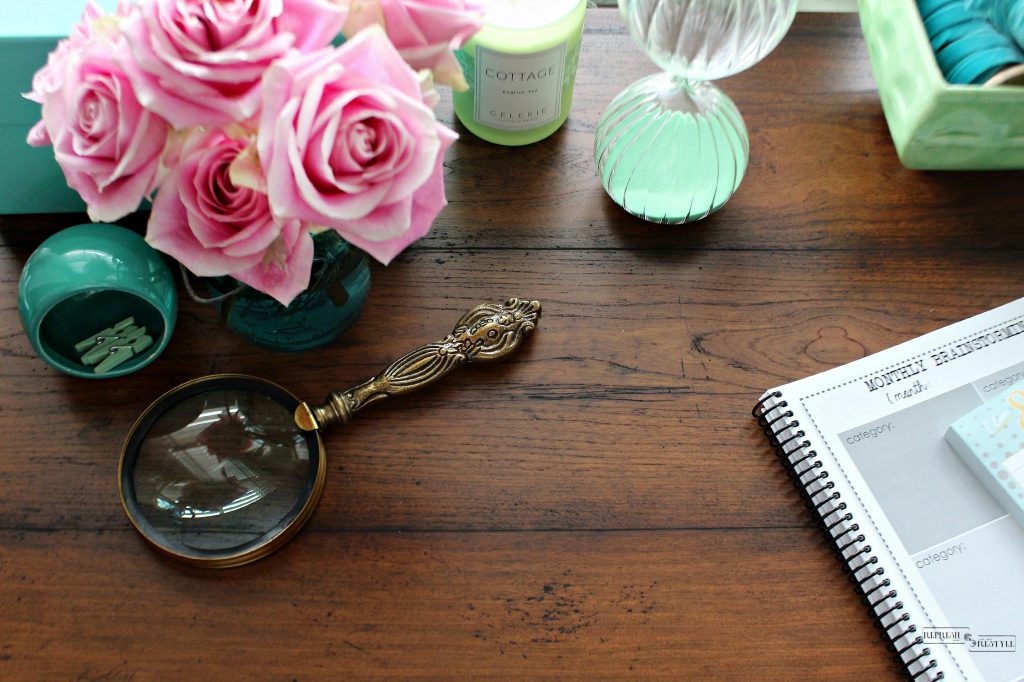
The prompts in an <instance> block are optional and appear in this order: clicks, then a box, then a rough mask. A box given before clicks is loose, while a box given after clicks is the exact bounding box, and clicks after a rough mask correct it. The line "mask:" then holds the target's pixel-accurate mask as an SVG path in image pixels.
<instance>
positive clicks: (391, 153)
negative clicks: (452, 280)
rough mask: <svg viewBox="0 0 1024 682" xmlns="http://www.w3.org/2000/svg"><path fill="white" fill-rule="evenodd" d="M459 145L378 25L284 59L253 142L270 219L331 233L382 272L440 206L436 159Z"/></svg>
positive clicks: (274, 70)
mask: <svg viewBox="0 0 1024 682" xmlns="http://www.w3.org/2000/svg"><path fill="white" fill-rule="evenodd" d="M455 138H456V135H455V133H453V132H452V131H450V130H448V129H447V128H445V127H444V126H442V125H441V124H440V123H438V122H437V119H436V118H435V117H434V112H433V111H432V110H431V109H430V108H429V107H428V106H426V104H424V102H423V94H422V93H421V91H420V83H419V80H418V78H417V75H416V73H415V72H414V71H413V70H412V69H410V68H409V66H408V65H407V64H406V63H405V62H404V61H402V58H401V56H400V55H399V54H398V52H397V51H396V50H395V48H394V47H393V46H392V45H391V43H390V42H388V39H387V37H386V36H385V35H384V32H383V31H382V30H380V29H379V28H376V27H372V28H369V29H367V30H365V31H361V32H360V33H359V34H358V35H357V36H355V38H353V39H352V40H350V41H348V42H346V43H345V44H344V45H342V46H341V47H340V48H335V49H325V50H322V51H320V52H317V53H314V54H309V55H300V54H293V55H289V56H288V57H285V58H283V59H281V60H280V61H278V62H276V63H275V64H274V65H272V66H271V67H270V69H269V70H268V71H267V75H266V76H265V78H264V81H263V109H262V114H261V120H260V126H259V134H258V138H257V144H258V149H259V158H260V163H261V164H262V166H263V170H264V172H265V175H266V179H267V187H268V192H269V195H270V204H271V206H273V208H274V211H275V213H276V214H278V215H280V216H282V217H286V218H294V219H299V220H303V221H305V222H307V223H308V224H311V225H322V226H326V227H332V228H334V229H335V230H337V231H338V232H339V233H340V234H341V235H342V236H343V237H345V239H347V240H348V241H349V242H351V243H353V244H355V245H356V246H358V247H360V248H361V249H363V250H364V251H366V252H368V253H369V254H370V255H372V256H373V257H374V258H376V259H377V260H379V261H381V262H382V263H385V264H387V263H388V262H390V261H391V259H392V258H394V257H395V256H396V255H398V253H399V252H401V251H402V249H404V248H405V247H406V246H408V245H409V244H410V243H411V242H413V241H415V240H416V239H418V238H419V237H421V236H423V235H424V234H426V232H427V231H428V230H429V229H430V225H431V223H432V222H433V220H434V218H435V217H437V214H438V213H439V212H440V210H441V209H442V208H443V207H444V205H445V203H446V200H445V196H444V181H443V177H442V167H441V161H442V159H443V156H444V151H445V149H447V148H448V146H449V145H451V143H452V142H453V141H454V140H455Z"/></svg>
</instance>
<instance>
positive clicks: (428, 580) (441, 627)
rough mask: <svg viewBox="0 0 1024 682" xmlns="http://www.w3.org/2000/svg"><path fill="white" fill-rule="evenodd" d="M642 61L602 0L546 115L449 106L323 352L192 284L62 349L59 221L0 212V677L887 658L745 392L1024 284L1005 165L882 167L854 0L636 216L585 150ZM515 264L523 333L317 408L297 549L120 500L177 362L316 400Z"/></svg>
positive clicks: (730, 85)
mask: <svg viewBox="0 0 1024 682" xmlns="http://www.w3.org/2000/svg"><path fill="white" fill-rule="evenodd" d="M653 69H654V67H652V66H651V65H650V64H649V63H648V62H646V61H645V59H644V58H643V57H642V56H641V54H640V52H639V50H637V49H636V48H635V47H634V46H633V44H632V43H631V42H630V40H629V38H628V37H627V36H626V35H625V34H624V32H623V29H622V26H621V22H620V20H619V18H618V14H617V12H616V11H615V10H592V11H591V12H590V14H589V15H588V27H587V33H586V37H585V40H584V49H583V56H582V59H581V65H580V72H579V79H578V84H577V88H576V99H575V105H574V108H573V111H572V114H571V116H570V118H569V120H568V122H567V124H566V125H565V127H564V128H563V129H562V130H561V131H560V132H559V133H557V134H556V135H555V136H553V137H552V138H550V139H549V140H547V141H545V142H543V143H541V144H537V145H534V146H531V147H527V148H503V147H498V146H492V145H490V144H486V143H483V142H480V141H479V140H476V139H474V138H473V137H472V136H471V135H470V134H468V133H465V132H464V131H463V133H464V134H463V138H462V140H461V141H460V142H459V143H457V144H456V145H455V147H454V148H453V150H452V152H451V154H450V159H449V160H448V161H447V163H446V167H447V179H446V183H447V190H448V196H449V198H450V201H451V204H450V206H449V207H448V208H447V209H446V210H445V211H444V212H443V213H442V215H441V216H440V218H439V219H438V221H437V223H436V225H435V227H434V229H433V231H432V232H431V234H430V235H429V236H428V237H426V238H425V239H423V240H422V241H420V242H418V243H417V244H416V245H414V247H413V248H411V249H410V250H409V251H408V252H407V253H406V254H404V255H403V256H401V257H400V258H399V259H398V260H397V261H396V262H395V263H394V264H393V265H391V266H390V267H388V268H382V267H376V268H375V270H374V283H373V286H372V289H371V294H370V300H369V303H368V307H367V308H366V310H365V312H364V313H363V316H362V318H361V320H360V321H359V322H358V324H357V325H356V326H355V327H354V328H353V329H352V330H351V332H350V333H349V334H348V335H347V336H346V337H345V338H344V339H343V340H341V341H340V342H339V343H338V344H337V345H335V346H333V347H331V348H330V349H329V350H327V351H325V352H309V353H303V354H298V355H280V354H273V353H270V352H265V351H261V350H258V349H255V348H253V347H251V346H249V345H246V344H245V343H244V342H242V341H239V340H237V339H236V338H234V337H233V336H232V335H231V334H230V333H228V332H227V331H226V330H224V329H223V328H222V327H221V325H220V322H219V320H218V319H217V317H216V315H215V314H214V311H212V310H210V309H208V308H204V307H202V306H199V305H196V304H194V303H193V302H192V301H190V300H187V298H184V297H183V300H182V304H181V312H180V316H179V319H178V325H177V329H176V331H175V335H174V338H173V339H172V342H171V345H170V346H169V348H168V349H167V351H166V352H165V354H164V355H163V356H162V357H161V358H160V359H159V360H158V361H157V362H155V363H154V364H152V365H150V366H149V367H147V368H146V369H144V370H143V371H141V372H139V373H137V374H135V375H132V376H130V377H127V378H123V379H118V380H112V381H107V382H90V381H84V380H79V379H73V378H70V377H66V376H63V375H60V374H58V373H56V372H55V371H53V370H51V369H50V368H49V367H47V366H45V365H44V364H43V363H42V362H41V361H40V360H38V359H37V358H36V357H35V356H34V355H33V353H32V351H31V349H30V348H29V345H28V342H27V340H26V338H25V336H24V335H23V333H22V331H21V327H20V323H19V320H18V313H17V306H16V302H15V301H16V298H15V293H16V288H17V279H18V275H19V271H20V268H21V266H22V264H23V263H24V261H25V259H26V258H27V257H28V255H29V253H30V252H31V251H32V249H33V248H34V247H35V246H37V245H38V244H39V242H41V241H42V240H43V239H44V238H45V237H46V236H47V235H48V234H50V233H52V232H53V231H54V230H56V229H57V228H59V227H63V226H66V225H69V224H71V223H72V222H79V221H77V220H75V218H76V217H75V216H71V217H69V216H48V217H42V218H29V217H4V218H2V219H0V240H2V242H3V248H2V249H0V283H2V301H3V303H2V304H0V332H2V333H0V357H2V361H0V374H2V377H3V391H2V397H0V432H2V434H3V436H2V438H3V442H4V448H3V450H4V454H3V456H0V678H3V679H23V678H35V677H40V676H44V677H54V678H62V679H66V678H72V677H75V678H82V679H90V680H92V679H108V680H117V679H128V678H133V677H140V678H181V677H185V676H188V675H194V674H195V673H197V672H202V675H203V677H207V678H218V677H222V678H237V677H242V676H257V677H261V678H262V677H266V678H272V679H291V678H297V679H300V680H309V679H318V678H320V679H324V678H326V679H345V678H350V677H368V676H387V677H423V678H439V677H447V678H456V679H458V678H466V677H469V676H473V677H493V678H524V677H551V678H566V677H575V676H581V677H587V678H598V677H601V678H616V679H619V678H632V677H635V678H651V677H662V678H670V679H685V678H693V677H703V676H718V677H723V678H741V677H747V676H757V677H758V678H792V677H801V678H806V679H820V678H825V679H841V678H849V679H888V678H891V679H896V677H897V676H896V673H895V672H894V668H892V667H891V664H890V662H889V658H888V653H887V651H886V650H885V648H884V647H883V646H882V644H881V643H880V642H879V639H878V634H877V632H876V631H875V629H874V628H873V627H872V626H871V625H870V623H869V621H868V619H867V617H866V615H865V612H864V609H863V607H862V606H861V604H860V603H859V601H858V598H857V597H856V595H855V594H854V592H853V590H852V589H851V587H850V585H849V584H848V583H847V581H846V580H845V579H844V578H843V576H842V574H841V572H840V570H839V566H838V564H837V563H836V561H835V560H834V559H833V557H832V555H831V553H830V552H829V551H827V549H826V548H825V546H824V543H823V542H822V539H821V537H820V536H819V532H818V530H817V529H816V528H815V527H813V525H812V524H811V522H810V520H809V518H808V516H807V515H806V514H805V512H804V510H803V508H802V506H801V504H800V503H799V501H798V500H797V497H796V495H795V494H794V491H793V489H792V488H791V486H790V484H789V481H788V479H787V477H786V476H785V474H784V473H783V471H782V470H781V468H780V467H779V466H778V464H777V463H776V461H775V459H774V457H773V456H772V453H771V451H770V450H769V449H768V447H767V445H766V444H765V442H764V441H763V438H762V436H761V434H760V432H759V431H758V430H757V428H755V425H754V423H753V422H752V420H751V418H750V408H751V406H752V404H753V402H754V401H755V400H756V399H757V397H758V395H759V394H760V392H761V391H762V390H763V389H765V388H767V387H769V386H774V385H777V384H780V383H783V382H786V381H789V380H793V379H796V378H799V377H802V376H805V375H808V374H811V373H814V372H818V371H820V370H824V369H827V368H829V367H832V366H835V365H837V364H841V363H844V362H847V361H850V360H854V359H856V358H859V357H861V356H863V355H865V354H867V353H871V352H874V351H878V350H881V349H883V348H886V347H888V346H891V345H893V344H895V343H897V342H900V341H903V340H906V339H909V338H911V337H914V336H916V335H919V334H921V333H924V332H927V331H930V330H932V329H935V328H937V327H939V326H942V325H944V324H947V323H949V322H952V321H955V320H958V319H961V318H964V317H967V316H969V315H972V314H974V313H978V312H980V311H982V310H984V309H987V308H990V307H992V306H995V305H997V304H1001V303H1004V302H1006V301H1009V300H1011V299H1013V298H1016V297H1018V296H1020V295H1021V290H1020V282H1021V275H1020V273H1021V269H1020V253H1021V252H1020V244H1021V242H1022V240H1024V222H1022V220H1021V208H1022V200H1021V196H1020V189H1019V188H1020V180H1021V175H1020V174H1019V173H1018V174H1012V173H999V174H997V173H942V174H940V173H921V172H914V171H909V170H906V169H904V168H903V167H901V166H900V165H899V163H898V161H897V159H896V156H895V153H894V150H893V146H892V143H891V141H890V139H889V136H888V132H887V129H886V126H885V121H884V119H883V117H882V113H881V110H880V108H879V103H878V95H877V93H876V92H875V87H874V81H873V79H872V76H871V73H870V70H869V67H868V63H867V59H866V53H865V48H864V45H863V41H862V39H861V36H860V32H859V29H858V26H857V19H856V17H855V16H850V15H847V16H841V15H825V16H823V15H801V16H799V17H798V19H797V21H796V24H795V25H794V27H793V29H792V31H791V32H790V34H789V36H788V37H787V39H786V40H785V41H784V42H783V44H782V45H781V46H780V47H779V48H778V49H777V50H776V51H775V52H774V53H773V54H772V55H770V56H769V58H768V59H766V60H765V61H764V62H762V63H761V64H760V65H758V66H757V67H755V68H754V69H752V70H750V71H749V72H747V73H744V74H742V75H740V76H737V77H734V78H730V79H727V80H726V81H724V82H723V83H722V86H723V88H724V89H725V90H726V91H727V92H728V93H729V94H730V95H731V96H732V97H733V98H734V100H735V101H736V102H737V104H738V105H739V107H740V109H741V111H742V112H743V115H744V117H745V119H746V122H747V125H748V127H749V129H750V140H751V148H752V149H751V164H750V168H749V170H748V172H747V174H746V178H745V179H744V181H743V184H742V185H741V187H740V189H739V191H738V193H737V194H736V196H735V197H734V198H733V199H732V201H731V202H730V203H729V204H728V205H727V206H726V207H725V209H724V210H722V211H721V212H720V213H719V214H717V215H714V216H713V217H711V218H709V219H707V220H705V221H703V222H701V223H699V224H696V225H692V226H686V227H659V226H655V225H648V224H645V223H643V222H641V221H639V220H635V219H633V218H631V217H630V216H628V215H626V214H625V213H624V212H623V211H621V210H620V209H618V208H617V207H616V206H615V205H614V204H613V203H612V202H611V201H610V200H608V199H607V198H606V196H605V194H604V192H603V190H602V189H601V185H600V182H599V181H598V179H597V177H596V174H595V169H594V164H593V157H592V146H593V134H594V129H595V126H596V123H597V120H598V117H599V115H600V113H601V111H602V109H603V107H604V106H605V105H606V104H607V103H608V102H609V101H610V100H611V98H612V97H613V96H614V95H615V94H616V93H617V92H618V91H619V90H620V89H621V88H623V87H624V86H626V85H627V84H628V83H629V82H631V81H632V80H634V79H635V78H637V77H638V76H640V75H641V74H643V73H649V72H651V71H653ZM443 116H444V117H445V118H446V119H447V120H449V121H451V120H452V116H451V113H450V106H449V107H446V108H444V109H443ZM510 295H518V296H527V297H532V298H538V299H540V300H542V301H543V303H544V317H543V320H542V323H541V326H540V328H539V330H538V332H537V333H536V335H535V336H534V338H533V340H532V341H531V342H530V344H529V345H528V346H527V347H526V349H525V350H524V351H523V352H521V353H520V354H519V355H518V356H517V357H515V358H514V359H512V360H511V361H509V362H507V363H505V364H503V365H500V366H481V367H477V368H468V369H467V370H465V371H463V372H461V373H460V374H459V375H458V376H455V377H452V378H451V379H449V380H448V381H446V382H445V383H444V384H443V385H442V386H440V387H438V388H437V389H436V390H433V391H431V392H428V393H423V394H420V395H415V396H409V397H406V398H404V399H396V400H394V401H393V402H392V404H390V405H382V406H380V407H375V408H374V409H373V410H368V411H367V412H366V413H365V414H364V415H361V416H360V417H359V419H358V421H357V422H356V423H355V424H353V426H352V427H351V429H350V431H349V432H348V433H341V432H335V433H332V434H330V436H329V437H328V442H329V458H330V459H329V474H328V480H327V488H326V491H325V494H324V496H323V500H322V502H321V503H320V506H319V508H318V510H317V511H316V514H315V516H314V517H313V519H312V521H311V522H310V523H309V525H308V526H307V527H306V529H305V530H304V531H303V532H302V533H300V534H299V536H298V537H296V538H295V539H294V540H293V541H292V542H291V544H289V545H288V546H287V547H286V548H285V549H284V550H282V551H280V552H278V553H277V554H275V555H273V556H271V557H270V558H267V559H264V560H262V561H260V562H258V563H256V564H254V565H250V566H247V567H244V568H239V569H233V570H228V571H221V572H211V571H206V570H199V569H191V568H185V567H182V566H179V565H177V564H174V563H171V562H169V561H166V560H164V559H162V558H161V557H159V556H157V555H156V554H155V553H154V552H152V551H150V550H149V549H147V548H146V547H145V546H144V545H143V543H142V541H141V540H140V538H139V537H138V536H137V535H136V534H135V532H134V531H133V530H132V529H131V528H130V527H129V524H128V522H127V520H126V518H125V516H124V514H123V512H122V510H121V507H120V504H119V502H118V495H117V489H116V480H115V479H116V476H115V471H116V465H117V457H118V453H119V450H120V445H121V440H122V438H123V436H124V435H125V433H126V432H127V430H128V429H129V427H130V426H131V425H132V423H133V421H134V420H135V418H136V416H137V414H138V413H139V412H140V411H141V410H142V409H143V408H144V407H145V405H146V404H148V403H149V402H150V401H151V400H152V399H153V398H155V397H156V396H158V395H159V394H160V393H161V392H163V391H164V390H166V389H168V388H170V387H172V386H174V385H176V384H178V383H180V382H182V381H184V380H186V379H189V378H192V377H194V376H198V375H202V374H206V373H214V372H224V371H230V372H246V373H252V374H257V375H260V376H263V377H266V378H268V379H271V380H274V381H277V382H279V383H281V384H284V385H286V386H288V387H289V388H291V389H292V390H293V392H295V393H296V394H298V395H300V396H303V397H308V398H309V399H317V398H319V397H321V396H322V395H323V394H325V393H326V392H327V391H328V390H330V389H335V388H344V387H347V386H350V385H353V384H354V383H356V382H358V381H360V380H362V379H364V378H366V377H368V376H370V375H371V374H372V373H374V372H376V371H377V370H378V369H380V368H381V367H383V366H384V364H386V363H387V362H388V361H389V360H391V359H393V358H394V357H396V356H398V355H399V354H401V353H403V352H404V351H406V350H408V349H409V348H412V347H413V346H415V345H417V344H419V343H421V342H423V341H427V340H432V339H434V338H435V337H439V336H441V335H443V334H444V333H446V332H447V331H448V330H449V328H450V325H451V324H452V323H453V322H454V320H455V319H457V317H458V316H459V315H460V314H461V312H462V311H463V310H465V309H468V308H469V307H470V306H471V305H473V304H475V303H477V302H480V301H486V300H498V299H502V298H504V297H506V296H510Z"/></svg>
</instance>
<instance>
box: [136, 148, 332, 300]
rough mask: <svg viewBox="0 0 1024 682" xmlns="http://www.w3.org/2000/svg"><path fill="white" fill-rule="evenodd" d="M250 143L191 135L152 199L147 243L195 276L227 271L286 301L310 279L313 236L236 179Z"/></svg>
mask: <svg viewBox="0 0 1024 682" xmlns="http://www.w3.org/2000/svg"><path fill="white" fill-rule="evenodd" d="M250 146H251V141H250V140H249V139H247V138H246V137H245V136H244V133H243V131H241V130H238V131H235V130H232V131H231V132H230V133H229V132H228V131H226V130H222V129H216V128H215V129H213V130H209V131H205V132H199V133H195V134H193V135H192V136H191V137H189V138H188V140H186V142H185V143H184V145H183V146H182V149H181V150H180V152H179V160H178V163H177V165H176V166H175V168H174V171H173V172H172V173H171V175H170V177H169V178H168V179H167V181H166V182H165V183H164V185H163V186H162V187H161V188H160V191H159V193H158V194H157V197H156V201H155V202H154V203H153V212H152V214H151V215H150V219H149V226H148V229H147V233H146V241H148V242H149V243H150V244H151V245H152V246H153V247H154V248H156V249H159V250H160V251H163V252H164V253H166V254H168V255H170V256H172V257H174V258H175V259H177V260H178V261H180V262H181V263H182V264H183V265H185V267H187V268H188V269H189V270H191V271H192V272H194V273H195V274H196V275H199V276H201V277H208V276H220V275H232V276H233V277H235V278H236V279H238V280H241V281H243V282H245V283H246V284H249V285H250V286H252V287H254V288H256V289H259V290H260V291H262V292H264V293H266V294H269V295H271V296H273V297H274V298H275V299H277V300H278V301H280V302H281V303H282V304H283V305H288V304H289V303H290V302H291V300H292V299H293V298H295V296H297V295H298V294H299V293H300V292H301V291H302V290H303V289H305V288H306V286H307V285H308V284H309V273H310V269H311V268H312V263H313V239H312V237H310V235H309V233H308V232H307V231H306V230H304V229H303V228H302V225H301V224H300V222H299V221H298V220H279V219H277V218H276V217H274V215H273V214H272V213H271V211H270V204H269V202H268V200H267V195H266V194H264V193H263V192H260V191H258V190H256V189H252V188H250V187H246V186H242V185H239V184H237V183H236V182H235V180H234V179H233V178H234V176H235V175H236V169H237V168H238V167H239V166H242V165H245V163H246V161H247V159H248V158H249V157H250V156H251V149H250ZM257 169H258V166H257ZM243 174H244V173H243Z"/></svg>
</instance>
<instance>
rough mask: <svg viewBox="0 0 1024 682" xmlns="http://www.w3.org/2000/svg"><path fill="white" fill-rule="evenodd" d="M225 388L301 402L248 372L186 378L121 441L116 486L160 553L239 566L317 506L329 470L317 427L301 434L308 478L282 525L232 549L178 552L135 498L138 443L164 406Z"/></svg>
mask: <svg viewBox="0 0 1024 682" xmlns="http://www.w3.org/2000/svg"><path fill="white" fill-rule="evenodd" d="M224 389H228V390H230V389H235V390H242V391H252V392H255V393H261V394H263V395H266V396H269V397H271V398H273V399H274V400H275V401H277V402H278V403H279V404H281V405H282V406H284V407H286V408H287V409H288V410H289V411H291V412H294V411H295V408H297V407H298V406H299V404H300V402H301V401H300V400H299V399H298V398H296V397H295V396H294V395H292V394H291V393H290V392H289V391H287V390H286V389H284V388H283V387H281V386H279V385H277V384H275V383H273V382H270V381H267V380H265V379H260V378H259V377H254V376H250V375H247V374H215V375H210V376H205V377H201V378H199V379H193V380H192V381H187V382H185V383H183V384H181V385H179V386H176V387H175V388H172V389H171V390H169V391H167V392H166V393H164V394H163V395H162V396H160V397H159V398H157V399H156V400H155V401H153V403H152V404H151V405H150V406H149V407H148V408H146V411H145V412H143V413H142V415H140V416H139V418H138V420H137V421H136V422H135V425H134V426H132V428H131V431H129V432H128V436H127V437H126V438H125V441H124V446H123V447H122V448H121V459H120V461H119V462H118V465H117V487H118V494H119V495H120V497H121V506H122V507H124V511H125V513H126V514H127V515H128V520H129V521H131V524H132V526H134V527H135V530H137V531H138V532H139V534H140V535H141V536H142V537H143V538H145V540H146V542H148V543H149V544H150V545H151V546H153V547H154V548H155V549H157V550H158V551H159V552H161V553H163V554H165V555H167V556H171V557H174V558H176V559H179V560H181V561H184V562H186V563H188V564H192V565H194V566H203V567H208V568H229V567H232V566H241V565H243V564H247V563H250V562H252V561H256V560H257V559H260V558H262V557H264V556H266V555H268V554H270V553H271V552H273V551H274V550H276V549H278V548H280V547H281V546H283V545H284V544H285V543H287V542H288V540H290V539H291V538H292V536H293V535H295V533H297V532H298V531H299V529H300V528H302V526H303V525H304V524H305V523H306V521H307V520H309V517H310V516H311V515H312V513H313V510H314V509H315V508H316V504H317V502H318V501H319V500H320V496H321V495H322V494H323V488H324V479H325V478H326V472H327V459H326V456H325V455H326V453H325V451H324V443H323V439H322V438H321V436H320V432H319V431H303V432H302V433H304V434H305V436H306V444H307V447H308V448H309V458H310V478H309V479H308V480H307V481H306V491H305V493H304V496H303V497H300V498H299V500H300V501H299V503H298V504H296V506H295V508H293V510H292V512H291V513H289V515H288V516H287V517H285V519H284V520H283V521H282V522H281V523H280V524H278V525H277V526H275V527H274V528H272V529H271V530H269V531H267V532H266V533H264V534H263V535H262V536H260V537H259V538H257V539H255V540H253V541H251V542H248V543H246V544H244V545H241V546H239V547H235V548H232V549H231V551H224V552H213V551H211V552H206V553H202V554H194V553H187V552H184V551H181V548H180V547H177V546H176V545H170V544H168V543H165V542H162V541H161V540H160V538H163V535H162V534H161V533H159V532H157V531H156V530H155V529H154V528H153V527H152V526H151V525H150V523H149V522H148V521H147V520H146V519H145V517H144V516H143V514H142V512H141V511H140V509H139V505H138V501H137V500H136V497H135V482H134V477H133V474H134V471H135V461H136V459H137V457H138V453H139V448H140V446H141V445H142V442H143V441H144V440H145V439H146V436H147V435H149V430H150V428H151V427H152V426H153V424H155V423H156V421H157V420H158V419H160V418H161V417H162V416H163V415H164V414H166V413H167V411H168V410H170V409H171V408H173V407H174V406H176V405H179V404H181V403H182V402H183V401H185V400H187V399H189V398H191V397H192V396H194V395H197V394H200V393H205V392H207V391H214V390H224ZM296 428H298V427H296Z"/></svg>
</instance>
